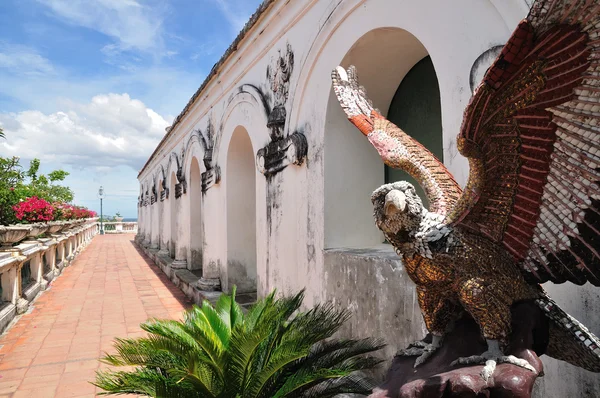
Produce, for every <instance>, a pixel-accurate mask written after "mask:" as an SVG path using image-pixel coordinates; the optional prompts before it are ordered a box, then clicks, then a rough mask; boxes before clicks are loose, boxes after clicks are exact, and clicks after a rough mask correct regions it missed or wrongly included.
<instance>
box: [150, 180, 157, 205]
mask: <svg viewBox="0 0 600 398" xmlns="http://www.w3.org/2000/svg"><path fill="white" fill-rule="evenodd" d="M157 201H158V192H157V191H156V181H155V182H154V183H153V184H152V195H151V196H150V204H151V205H153V204H154V203H156V202H157Z"/></svg>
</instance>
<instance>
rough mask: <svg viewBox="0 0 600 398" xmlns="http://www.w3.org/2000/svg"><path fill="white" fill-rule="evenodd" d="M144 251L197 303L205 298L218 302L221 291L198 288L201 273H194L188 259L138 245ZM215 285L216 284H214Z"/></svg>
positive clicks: (199, 303)
mask: <svg viewBox="0 0 600 398" xmlns="http://www.w3.org/2000/svg"><path fill="white" fill-rule="evenodd" d="M138 247H140V248H141V249H142V251H143V252H144V253H146V255H147V256H148V257H150V259H151V260H152V261H153V262H154V264H155V265H156V266H158V267H159V268H160V269H161V270H162V272H164V273H165V274H166V275H167V276H168V277H169V279H170V280H171V282H173V283H174V284H175V286H177V287H178V288H179V289H181V291H183V293H185V295H186V296H187V297H188V298H189V299H190V300H191V301H193V302H194V303H195V304H198V305H202V302H203V301H204V300H208V301H210V302H212V303H216V301H217V300H218V299H219V296H221V292H220V291H216V290H215V291H203V290H201V289H199V288H198V282H199V280H200V279H201V278H200V276H199V275H196V274H194V273H193V272H192V271H190V270H188V269H187V261H185V260H172V259H171V258H170V257H167V256H159V255H158V253H159V252H157V251H155V250H150V249H148V248H144V247H143V246H141V245H138ZM213 285H214V284H213Z"/></svg>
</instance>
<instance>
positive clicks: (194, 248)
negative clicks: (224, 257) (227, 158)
mask: <svg viewBox="0 0 600 398" xmlns="http://www.w3.org/2000/svg"><path fill="white" fill-rule="evenodd" d="M189 195H190V197H189V203H190V220H189V225H190V263H189V265H188V268H189V269H191V270H200V269H202V241H203V237H202V178H201V174H200V165H199V164H198V160H197V159H196V158H195V157H194V158H192V164H191V166H190V187H189Z"/></svg>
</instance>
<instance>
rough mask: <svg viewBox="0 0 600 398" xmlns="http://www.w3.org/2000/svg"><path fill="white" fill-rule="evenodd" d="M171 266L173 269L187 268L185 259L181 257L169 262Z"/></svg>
mask: <svg viewBox="0 0 600 398" xmlns="http://www.w3.org/2000/svg"><path fill="white" fill-rule="evenodd" d="M171 268H173V269H186V268H187V260H185V259H183V260H181V259H175V260H174V261H173V262H172V263H171Z"/></svg>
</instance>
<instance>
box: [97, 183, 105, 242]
mask: <svg viewBox="0 0 600 398" xmlns="http://www.w3.org/2000/svg"><path fill="white" fill-rule="evenodd" d="M98 197H99V198H100V235H104V223H103V215H102V199H104V188H102V185H100V189H98Z"/></svg>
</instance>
